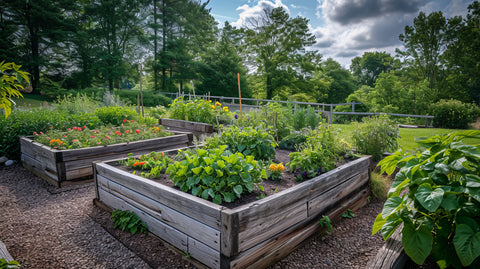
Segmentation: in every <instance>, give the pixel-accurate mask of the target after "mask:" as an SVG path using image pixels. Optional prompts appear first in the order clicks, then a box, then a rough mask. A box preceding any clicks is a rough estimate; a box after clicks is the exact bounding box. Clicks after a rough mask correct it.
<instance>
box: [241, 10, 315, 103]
mask: <svg viewBox="0 0 480 269" xmlns="http://www.w3.org/2000/svg"><path fill="white" fill-rule="evenodd" d="M246 33H247V45H248V48H247V50H248V54H249V56H250V57H249V59H248V60H249V64H251V65H252V66H253V68H254V69H256V71H257V73H258V74H259V75H261V76H262V77H263V78H264V83H265V89H266V97H267V99H271V98H272V97H273V96H274V93H275V90H276V89H279V88H281V87H289V86H291V83H292V81H293V80H294V78H295V77H296V76H297V72H298V70H299V65H298V63H297V62H296V61H295V59H298V57H297V56H299V55H302V54H303V53H304V49H305V47H306V46H309V45H313V44H314V42H315V37H314V36H313V35H312V34H311V33H310V32H309V30H308V20H307V19H306V18H302V17H296V18H290V17H289V15H288V14H287V12H286V11H285V10H284V9H283V8H281V7H279V8H274V9H264V10H263V13H262V15H260V16H257V17H256V18H253V19H251V20H250V22H249V25H248V26H247V30H246Z"/></svg>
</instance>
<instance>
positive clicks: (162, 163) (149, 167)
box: [119, 152, 173, 178]
mask: <svg viewBox="0 0 480 269" xmlns="http://www.w3.org/2000/svg"><path fill="white" fill-rule="evenodd" d="M131 155H132V154H128V158H127V159H124V160H121V161H119V162H120V164H122V165H125V166H127V167H128V168H130V169H134V170H135V171H134V173H135V174H136V171H148V172H141V174H140V175H141V176H142V177H146V178H156V177H158V176H159V175H160V174H161V173H164V172H165V171H166V170H167V167H168V165H170V164H172V163H173V160H172V159H171V158H170V157H168V155H166V154H165V153H163V152H160V153H157V152H151V153H150V154H146V155H141V156H139V157H132V156H131Z"/></svg>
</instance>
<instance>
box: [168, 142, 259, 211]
mask: <svg viewBox="0 0 480 269" xmlns="http://www.w3.org/2000/svg"><path fill="white" fill-rule="evenodd" d="M166 173H168V174H169V176H170V179H172V180H173V182H174V183H175V185H176V186H178V187H179V188H180V189H181V190H182V191H184V192H189V193H191V194H192V195H195V196H198V197H202V198H203V199H206V200H212V201H213V202H214V203H216V204H221V203H222V202H227V203H230V202H233V201H234V200H235V199H237V198H240V197H241V195H242V194H243V193H249V192H252V191H253V190H254V189H255V185H256V184H257V183H260V182H261V177H262V178H266V172H265V170H264V169H262V168H261V167H260V164H259V163H258V162H257V161H256V160H254V158H253V156H251V155H250V156H246V157H245V156H244V155H243V154H241V153H239V152H237V153H233V154H232V153H231V152H229V151H227V150H226V146H225V145H224V146H220V147H219V148H216V149H210V150H205V149H197V150H196V154H185V160H183V161H179V162H175V163H173V164H171V165H169V166H168V168H167V171H166ZM257 186H258V187H259V188H260V190H262V187H261V186H260V185H257ZM262 191H263V190H262Z"/></svg>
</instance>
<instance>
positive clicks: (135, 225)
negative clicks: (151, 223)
mask: <svg viewBox="0 0 480 269" xmlns="http://www.w3.org/2000/svg"><path fill="white" fill-rule="evenodd" d="M112 221H113V228H115V229H117V228H118V229H120V230H122V231H127V232H130V233H132V234H135V233H136V232H137V231H138V232H140V233H147V232H148V229H147V225H146V224H145V223H144V222H143V221H142V220H141V219H140V218H139V217H138V216H137V214H135V213H133V212H131V211H122V210H119V209H115V210H113V212H112Z"/></svg>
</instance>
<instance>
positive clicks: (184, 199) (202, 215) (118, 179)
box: [95, 163, 223, 230]
mask: <svg viewBox="0 0 480 269" xmlns="http://www.w3.org/2000/svg"><path fill="white" fill-rule="evenodd" d="M95 170H96V173H97V175H100V176H104V177H106V178H108V179H110V180H112V181H113V182H115V183H118V184H120V185H122V186H124V187H126V188H129V189H131V190H134V191H135V192H138V193H141V194H142V195H145V196H146V197H148V198H150V199H152V200H154V201H157V202H160V203H162V204H164V205H166V206H168V207H170V208H172V209H174V210H176V211H178V212H181V213H183V214H185V215H187V216H190V217H191V218H193V219H196V220H197V221H200V222H201V223H204V224H205V225H207V226H210V227H212V228H214V229H216V230H220V212H221V210H222V209H223V207H222V206H219V205H216V204H214V203H212V202H209V201H206V200H204V199H201V198H199V197H195V196H193V195H190V194H188V193H184V192H182V191H179V190H176V189H174V188H170V187H168V186H164V185H162V184H160V183H157V182H154V181H152V180H149V179H146V178H143V177H140V176H136V175H132V174H130V173H128V172H125V171H122V170H120V169H118V168H115V167H112V166H110V165H107V164H105V163H96V164H95Z"/></svg>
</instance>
